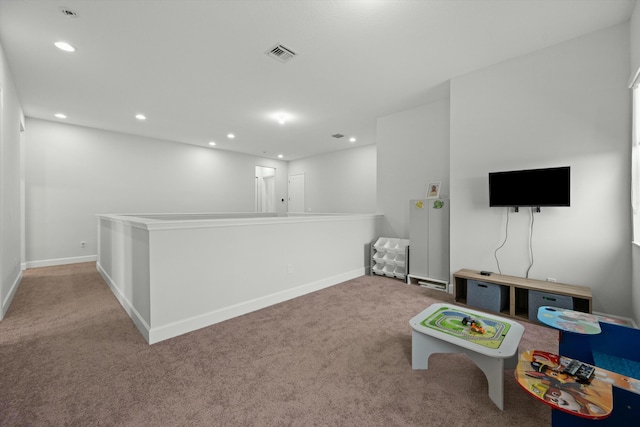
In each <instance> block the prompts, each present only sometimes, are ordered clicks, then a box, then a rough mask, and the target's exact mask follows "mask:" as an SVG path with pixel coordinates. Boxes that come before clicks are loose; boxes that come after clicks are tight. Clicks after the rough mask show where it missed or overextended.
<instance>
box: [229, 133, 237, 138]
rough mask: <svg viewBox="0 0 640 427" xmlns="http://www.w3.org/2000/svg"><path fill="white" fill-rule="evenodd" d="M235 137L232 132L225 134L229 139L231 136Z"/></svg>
mask: <svg viewBox="0 0 640 427" xmlns="http://www.w3.org/2000/svg"><path fill="white" fill-rule="evenodd" d="M235 137H236V136H235V135H234V134H232V133H228V134H227V138H229V139H233V138H235Z"/></svg>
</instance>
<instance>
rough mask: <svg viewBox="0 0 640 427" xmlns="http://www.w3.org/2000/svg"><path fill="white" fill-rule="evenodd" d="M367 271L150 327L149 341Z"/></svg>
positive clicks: (252, 309) (188, 330) (254, 309)
mask: <svg viewBox="0 0 640 427" xmlns="http://www.w3.org/2000/svg"><path fill="white" fill-rule="evenodd" d="M364 273H365V268H357V269H355V270H351V271H347V272H345V273H340V274H338V275H335V276H332V277H328V278H325V279H321V280H318V281H315V282H311V283H307V284H304V285H301V286H297V287H295V288H293V289H288V290H286V291H281V292H276V293H274V294H271V295H266V296H264V297H261V298H256V299H254V300H251V301H246V302H243V303H240V304H236V305H232V306H229V307H225V308H222V309H219V310H214V311H211V312H209V313H205V314H201V315H198V316H194V317H191V318H188V319H185V320H180V321H178V322H173V323H169V324H167V325H164V326H160V327H155V328H151V330H150V331H149V335H148V340H147V341H148V342H149V344H155V343H158V342H160V341H164V340H166V339H169V338H173V337H177V336H178V335H182V334H186V333H187V332H192V331H195V330H197V329H201V328H204V327H207V326H211V325H214V324H216V323H220V322H223V321H225V320H229V319H232V318H234V317H238V316H242V315H243V314H247V313H250V312H252V311H257V310H260V309H263V308H266V307H269V306H271V305H274V304H278V303H281V302H284V301H287V300H290V299H293V298H297V297H300V296H302V295H306V294H309V293H312V292H316V291H319V290H321V289H325V288H328V287H331V286H334V285H337V284H339V283H342V282H346V281H347V280H351V279H355V278H356V277H360V276H363V275H364ZM134 322H135V320H134ZM138 329H140V328H138ZM143 335H144V333H143ZM145 338H146V336H145Z"/></svg>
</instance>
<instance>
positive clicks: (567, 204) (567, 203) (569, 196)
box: [489, 166, 571, 208]
mask: <svg viewBox="0 0 640 427" xmlns="http://www.w3.org/2000/svg"><path fill="white" fill-rule="evenodd" d="M551 170H567V172H568V173H567V180H566V185H567V202H566V203H542V204H541V203H528V202H527V203H518V204H515V203H500V204H494V203H493V202H492V197H491V194H492V192H491V190H492V186H491V178H492V176H495V175H509V174H518V173H523V172H532V173H535V172H545V171H551ZM489 207H492V208H504V207H513V208H518V207H571V166H558V167H550V168H536V169H521V170H508V171H499V172H489Z"/></svg>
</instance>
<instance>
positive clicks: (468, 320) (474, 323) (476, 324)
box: [462, 316, 484, 334]
mask: <svg viewBox="0 0 640 427" xmlns="http://www.w3.org/2000/svg"><path fill="white" fill-rule="evenodd" d="M462 324H463V325H464V326H467V325H469V329H470V330H471V331H473V332H477V333H479V334H484V327H483V326H482V323H480V321H479V320H476V319H474V318H472V317H471V316H465V317H464V318H463V319H462Z"/></svg>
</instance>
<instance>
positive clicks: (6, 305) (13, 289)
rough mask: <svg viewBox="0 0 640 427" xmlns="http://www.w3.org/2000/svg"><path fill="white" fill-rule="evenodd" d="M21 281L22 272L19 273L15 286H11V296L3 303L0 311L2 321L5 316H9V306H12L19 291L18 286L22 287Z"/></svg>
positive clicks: (14, 282)
mask: <svg viewBox="0 0 640 427" xmlns="http://www.w3.org/2000/svg"><path fill="white" fill-rule="evenodd" d="M21 281H22V271H19V272H18V276H17V277H16V279H15V280H14V281H13V284H12V285H11V289H9V294H8V295H7V296H6V298H5V299H4V301H2V308H1V310H0V320H2V319H4V315H5V314H7V311H8V310H9V306H11V302H12V301H13V296H14V295H15V294H16V291H17V290H18V286H19V285H20V282H21Z"/></svg>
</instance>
